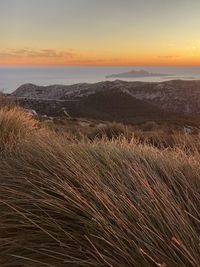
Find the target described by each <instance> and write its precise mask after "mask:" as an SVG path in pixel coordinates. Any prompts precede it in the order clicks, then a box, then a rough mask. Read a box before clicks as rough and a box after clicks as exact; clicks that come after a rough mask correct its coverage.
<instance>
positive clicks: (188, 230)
mask: <svg viewBox="0 0 200 267" xmlns="http://www.w3.org/2000/svg"><path fill="white" fill-rule="evenodd" d="M17 112H19V113H20V112H22V111H20V110H18V111H17ZM19 113H16V114H17V117H19V115H20V114H19ZM0 114H1V113H0ZM23 114H24V113H23ZM24 116H25V117H26V115H24ZM25 117H23V118H25ZM27 119H29V117H27ZM14 120H15V119H14ZM18 125H19V127H21V126H20V125H21V124H20V123H19V124H18ZM7 129H9V128H7ZM0 131H1V128H0ZM9 131H10V130H9ZM20 132H21V131H19V133H20ZM22 139H23V141H22ZM12 140H13V139H12ZM12 140H10V142H12ZM196 142H197V140H196ZM198 142H199V141H198ZM190 145H191V148H192V151H193V152H190V150H189V149H187V150H186V151H185V150H184V149H181V148H176V149H173V150H170V149H160V150H158V149H156V148H154V147H152V146H148V145H141V144H138V143H137V142H136V141H135V140H132V141H131V142H128V141H127V140H125V139H119V140H111V141H108V140H104V139H102V140H95V141H93V142H89V141H76V140H74V141H73V140H71V141H70V140H68V139H67V138H66V137H65V136H59V135H56V134H54V133H51V132H49V130H43V131H41V130H40V131H35V129H32V130H31V134H28V135H25V136H24V135H22V136H21V137H20V135H18V138H17V140H15V146H11V147H12V150H11V149H9V150H7V147H3V149H2V152H1V161H0V173H1V178H0V228H1V230H0V240H1V241H0V266H3V267H4V266H6V267H8V266H9V267H19V266H20V267H21V266H24V267H25V266H30V267H33V266H34V267H39V266H110V267H111V266H113V267H121V266H125V267H126V266H127V267H128V266H163V267H164V266H170V267H172V266H173V267H174V266H181V267H182V266H185V267H189V266H196V267H197V266H200V246H199V236H200V214H199V210H200V160H199V157H200V156H199V153H198V151H195V146H194V144H192V143H191V144H190Z"/></svg>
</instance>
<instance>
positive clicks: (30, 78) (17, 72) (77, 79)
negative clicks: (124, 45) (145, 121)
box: [0, 66, 200, 93]
mask: <svg viewBox="0 0 200 267" xmlns="http://www.w3.org/2000/svg"><path fill="white" fill-rule="evenodd" d="M131 70H146V71H149V72H152V73H161V74H167V76H165V77H163V76H161V77H145V78H128V79H127V78H126V79H125V78H123V79H121V80H125V81H146V82H148V81H155V82H158V81H160V82H161V81H167V80H174V79H184V80H200V66H195V67H174V66H173V67H155V66H153V67H150V66H148V67H146V66H140V67H138V66H136V67H135V66H128V67H0V91H3V92H4V93H11V92H13V91H14V90H16V89H17V88H18V87H19V86H21V85H22V84H25V83H33V84H36V85H44V86H47V85H53V84H63V85H71V84H76V83H95V82H101V81H106V80H110V81H112V80H116V78H115V79H113V78H109V79H107V78H106V76H109V75H111V74H118V73H123V72H128V71H131Z"/></svg>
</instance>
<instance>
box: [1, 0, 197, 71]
mask: <svg viewBox="0 0 200 267" xmlns="http://www.w3.org/2000/svg"><path fill="white" fill-rule="evenodd" d="M199 11H200V1H199V0H0V65H1V66H9V65H13V66H15V65H19V66H20V65H30V66H32V65H33V66H34V65H35V66H39V65H40V66H42V65H45V66H46V65H47V66H136V65H138V66H149V65H150V66H152V65H156V66H165V65H166V66H191V65H193V66H194V65H200V16H199Z"/></svg>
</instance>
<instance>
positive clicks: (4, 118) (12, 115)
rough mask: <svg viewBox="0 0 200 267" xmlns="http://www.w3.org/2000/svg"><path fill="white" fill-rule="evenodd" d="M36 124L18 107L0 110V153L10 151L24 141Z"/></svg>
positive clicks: (36, 126) (35, 127)
mask: <svg viewBox="0 0 200 267" xmlns="http://www.w3.org/2000/svg"><path fill="white" fill-rule="evenodd" d="M37 128H38V122H37V121H36V120H34V119H33V118H32V117H31V116H30V115H28V114H27V112H26V111H25V110H23V109H21V108H19V107H16V106H14V107H12V108H10V107H7V106H5V107H2V108H1V109H0V151H2V150H12V149H13V148H14V147H16V145H18V144H19V143H20V142H21V141H24V139H25V138H27V137H28V136H29V135H30V134H32V133H33V131H34V130H35V129H37Z"/></svg>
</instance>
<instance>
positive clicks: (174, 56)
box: [158, 55, 181, 59]
mask: <svg viewBox="0 0 200 267" xmlns="http://www.w3.org/2000/svg"><path fill="white" fill-rule="evenodd" d="M158 58H162V59H176V58H181V56H180V55H166V56H158Z"/></svg>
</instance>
